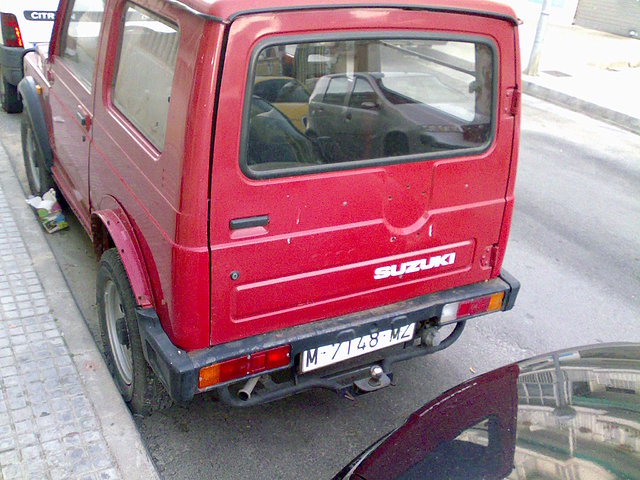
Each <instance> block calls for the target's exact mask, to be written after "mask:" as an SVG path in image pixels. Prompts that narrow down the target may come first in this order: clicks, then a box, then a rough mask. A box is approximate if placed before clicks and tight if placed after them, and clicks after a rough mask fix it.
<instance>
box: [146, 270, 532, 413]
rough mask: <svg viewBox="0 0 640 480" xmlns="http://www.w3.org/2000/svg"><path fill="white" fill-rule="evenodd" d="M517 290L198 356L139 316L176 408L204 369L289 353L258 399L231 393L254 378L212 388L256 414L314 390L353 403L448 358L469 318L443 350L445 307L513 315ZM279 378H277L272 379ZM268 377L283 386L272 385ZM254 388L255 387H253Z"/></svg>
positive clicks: (342, 320) (486, 287)
mask: <svg viewBox="0 0 640 480" xmlns="http://www.w3.org/2000/svg"><path fill="white" fill-rule="evenodd" d="M519 288H520V284H519V282H518V281H517V280H516V279H515V278H514V277H512V276H511V275H509V274H508V273H507V272H505V271H504V270H503V271H502V272H501V274H500V276H499V277H498V278H496V279H494V280H490V281H488V282H482V283H477V284H472V285H466V286H463V287H458V288H454V289H451V290H446V291H442V292H436V293H432V294H429V295H424V296H420V297H416V298H412V299H410V300H405V301H402V302H398V303H395V304H392V305H386V306H384V307H378V308H374V309H371V310H366V311H363V312H357V313H354V314H349V315H343V316H340V317H335V318H331V319H328V320H323V321H318V322H312V323H309V324H304V325H299V326H296V327H292V328H288V329H285V330H278V331H275V332H269V333H265V334H262V335H257V336H254V337H249V338H246V339H242V340H238V341H234V342H229V343H224V344H221V345H215V346H213V347H210V348H206V349H202V350H196V351H192V352H185V351H184V350H181V349H179V348H177V347H176V346H175V345H173V344H172V343H171V341H170V340H169V337H168V336H167V335H166V333H165V332H164V331H163V330H162V327H161V326H160V321H159V319H158V316H157V314H156V312H155V310H154V309H153V308H147V309H138V312H137V313H138V323H139V327H140V335H141V337H142V338H141V339H142V345H143V350H144V355H145V358H146V359H147V361H148V362H149V364H150V365H151V368H152V369H153V370H154V372H155V373H156V374H157V375H158V377H159V378H160V380H161V381H162V383H163V384H164V386H165V388H166V389H167V391H168V392H169V394H170V395H171V397H172V398H173V399H174V400H175V401H178V402H186V401H189V400H191V399H192V398H193V396H194V395H195V394H197V393H200V392H201V390H199V388H198V375H199V371H200V369H202V368H203V367H206V366H209V365H212V364H216V363H220V362H224V361H226V360H229V359H234V358H238V357H243V356H249V355H253V354H255V353H258V352H262V351H264V350H268V349H272V348H276V347H280V346H283V345H290V347H291V356H290V358H291V360H290V363H289V365H287V366H284V367H282V368H279V369H278V370H277V371H276V370H272V371H267V372H261V373H259V374H257V375H254V377H261V378H260V381H261V388H260V390H258V391H257V392H256V393H255V394H254V395H244V396H243V395H240V396H239V395H237V394H234V393H231V390H233V388H232V389H230V388H229V387H230V385H232V384H235V385H238V384H244V383H245V382H247V381H248V380H249V379H250V378H251V376H247V377H244V378H242V379H235V380H233V381H229V382H226V383H223V384H219V385H216V386H215V387H214V388H215V389H217V391H218V394H219V396H220V398H221V399H222V400H223V401H225V402H226V403H229V404H232V405H235V406H251V405H256V404H260V403H266V402H270V401H273V400H277V399H281V398H284V397H287V396H290V395H293V394H296V393H299V392H301V391H303V390H308V389H311V388H325V389H329V390H333V391H335V392H337V393H341V394H344V395H346V396H350V395H355V394H359V393H366V392H367V391H372V390H377V389H378V388H381V387H384V386H386V385H388V384H389V382H390V380H391V378H392V373H391V367H392V365H393V364H394V363H396V362H398V361H402V360H407V359H409V358H413V357H416V356H420V355H426V354H429V353H434V352H436V351H439V350H442V349H444V348H446V347H448V346H449V345H451V344H452V343H453V342H454V341H455V340H456V339H457V338H458V337H459V336H460V334H461V333H462V330H463V328H464V325H465V322H466V320H468V319H469V318H470V317H465V318H464V319H462V321H459V322H458V323H457V324H456V325H455V328H454V329H453V331H452V332H451V333H450V334H449V336H448V337H447V338H446V339H444V340H443V341H442V342H440V343H437V342H432V341H426V340H425V339H426V338H427V337H426V335H425V333H426V331H427V330H428V329H431V330H433V329H434V327H438V326H439V325H438V319H439V318H440V316H441V314H442V310H443V307H444V305H446V304H450V303H452V302H463V301H465V300H467V299H472V298H477V297H481V296H486V295H493V294H496V293H500V292H503V293H504V300H503V302H502V305H501V308H500V310H503V311H504V310H509V309H511V308H512V307H513V305H514V303H515V299H516V296H517V294H518V290H519ZM413 324H415V330H414V329H413V328H412V330H411V331H412V332H413V331H415V334H414V335H412V338H410V339H408V341H406V342H404V343H402V344H397V345H395V346H394V347H390V348H386V349H383V350H379V351H378V352H374V353H372V354H369V355H364V356H362V357H359V358H358V359H352V360H347V361H346V362H341V363H338V364H337V365H331V366H329V367H326V368H319V369H317V370H313V371H310V372H308V373H302V372H301V370H302V369H301V366H300V362H301V361H302V357H303V353H304V352H309V351H310V350H313V349H317V348H320V347H323V346H327V345H335V344H339V343H341V342H345V341H350V340H353V339H358V338H359V337H363V336H367V335H369V336H370V335H371V334H372V333H374V334H375V333H378V332H385V331H389V330H397V329H402V328H404V327H407V326H409V325H413ZM418 339H420V340H418ZM274 372H277V373H279V374H278V375H271V374H273V373H274ZM270 375H271V377H273V378H276V377H277V378H279V379H280V380H278V381H274V380H273V379H272V378H271V377H270ZM253 384H254V385H255V381H254V382H253ZM367 386H370V388H367Z"/></svg>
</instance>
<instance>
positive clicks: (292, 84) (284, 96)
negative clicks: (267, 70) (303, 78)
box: [253, 76, 309, 132]
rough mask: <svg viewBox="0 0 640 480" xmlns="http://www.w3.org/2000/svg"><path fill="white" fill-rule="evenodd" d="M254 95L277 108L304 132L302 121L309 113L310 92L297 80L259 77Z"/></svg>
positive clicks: (255, 83)
mask: <svg viewBox="0 0 640 480" xmlns="http://www.w3.org/2000/svg"><path fill="white" fill-rule="evenodd" d="M253 95H256V96H258V97H260V98H262V99H263V100H265V101H267V102H269V103H270V104H271V105H273V106H274V107H276V108H277V109H278V110H280V111H281V112H282V113H283V114H284V115H285V116H286V117H287V118H288V119H289V120H290V121H291V123H293V125H294V126H295V127H296V128H297V129H298V130H300V131H301V132H304V129H305V126H304V123H303V120H302V119H303V118H305V117H306V116H307V113H308V112H309V92H308V91H307V89H306V88H305V87H304V85H302V84H301V83H300V82H298V81H297V80H296V79H295V78H291V77H265V76H257V77H256V79H255V82H254V84H253Z"/></svg>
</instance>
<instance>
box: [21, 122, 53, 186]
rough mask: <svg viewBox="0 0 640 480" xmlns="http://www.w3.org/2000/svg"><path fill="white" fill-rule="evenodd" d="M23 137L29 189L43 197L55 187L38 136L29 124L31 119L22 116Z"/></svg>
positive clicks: (23, 154)
mask: <svg viewBox="0 0 640 480" xmlns="http://www.w3.org/2000/svg"><path fill="white" fill-rule="evenodd" d="M20 134H21V137H22V156H23V157H24V168H25V170H26V171H27V180H28V182H29V189H30V190H31V193H32V194H33V195H39V196H42V195H44V194H45V193H47V192H48V191H49V189H50V188H51V187H53V178H51V172H49V169H48V168H47V165H46V163H45V160H44V155H43V154H42V151H41V150H40V147H39V146H38V142H37V141H36V136H35V133H34V131H33V127H32V126H31V122H29V117H28V116H27V115H26V114H25V115H23V116H22V122H21V125H20Z"/></svg>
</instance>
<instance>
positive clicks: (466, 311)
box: [440, 292, 504, 325]
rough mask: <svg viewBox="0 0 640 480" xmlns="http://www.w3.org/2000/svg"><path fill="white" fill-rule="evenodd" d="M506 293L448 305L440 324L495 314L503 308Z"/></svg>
mask: <svg viewBox="0 0 640 480" xmlns="http://www.w3.org/2000/svg"><path fill="white" fill-rule="evenodd" d="M503 300H504V292H500V293H494V294H493V295H487V296H486V297H478V298H472V299H470V300H463V301H461V302H454V303H447V304H446V305H445V306H444V307H442V315H440V324H441V325H442V324H446V323H451V322H455V321H457V320H458V319H460V318H464V317H471V316H473V315H480V314H482V313H489V312H495V311H496V310H500V309H501V308H502V301H503Z"/></svg>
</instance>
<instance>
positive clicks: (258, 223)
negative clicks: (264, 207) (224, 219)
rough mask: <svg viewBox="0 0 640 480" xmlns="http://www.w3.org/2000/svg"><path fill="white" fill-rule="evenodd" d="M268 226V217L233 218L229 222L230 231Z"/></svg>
mask: <svg viewBox="0 0 640 480" xmlns="http://www.w3.org/2000/svg"><path fill="white" fill-rule="evenodd" d="M268 224H269V215H258V216H255V217H247V218H235V219H233V220H230V221H229V228H230V229H231V230H240V229H242V228H251V227H264V226H265V225H268Z"/></svg>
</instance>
